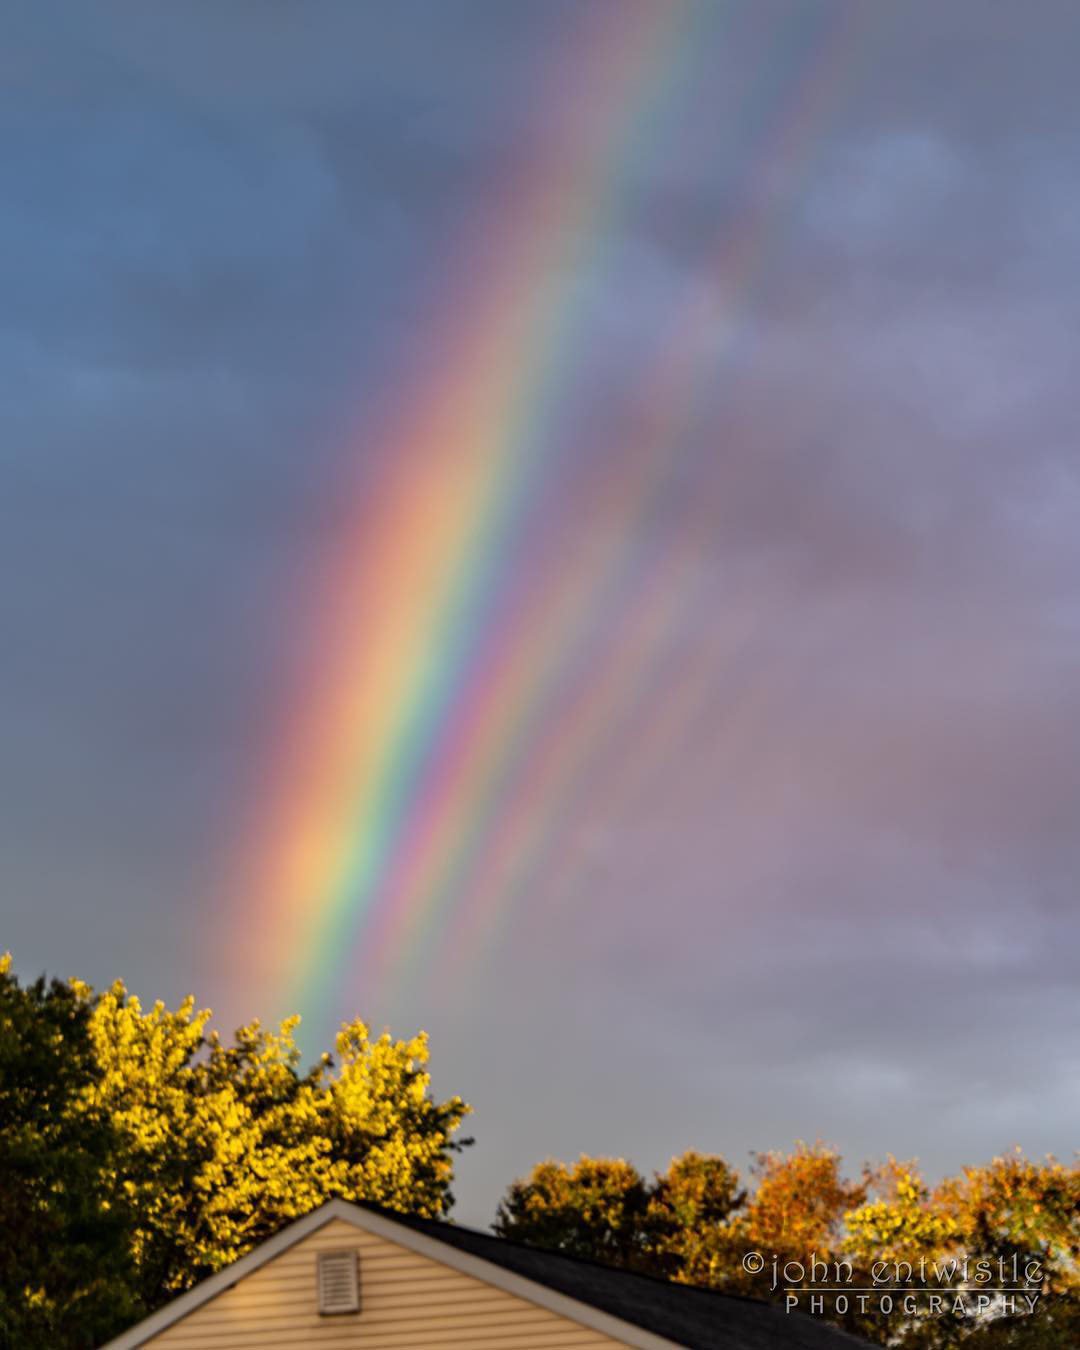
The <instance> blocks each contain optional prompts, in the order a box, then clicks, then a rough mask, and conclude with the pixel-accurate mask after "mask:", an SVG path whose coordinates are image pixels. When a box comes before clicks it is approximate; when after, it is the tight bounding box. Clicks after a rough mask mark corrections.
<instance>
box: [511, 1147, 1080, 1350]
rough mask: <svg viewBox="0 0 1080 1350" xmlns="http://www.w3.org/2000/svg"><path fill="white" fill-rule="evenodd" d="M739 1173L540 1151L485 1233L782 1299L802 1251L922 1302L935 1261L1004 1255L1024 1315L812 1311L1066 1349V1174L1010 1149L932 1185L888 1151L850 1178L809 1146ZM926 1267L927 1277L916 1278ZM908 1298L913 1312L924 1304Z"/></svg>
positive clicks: (1077, 1261)
mask: <svg viewBox="0 0 1080 1350" xmlns="http://www.w3.org/2000/svg"><path fill="white" fill-rule="evenodd" d="M749 1173H750V1174H749V1177H748V1184H747V1186H746V1187H743V1185H742V1182H741V1179H740V1177H739V1174H738V1173H737V1172H736V1171H735V1170H734V1169H733V1168H731V1167H730V1166H729V1165H728V1164H727V1162H726V1161H725V1160H724V1159H723V1158H721V1157H718V1156H716V1155H703V1154H699V1153H694V1152H691V1153H686V1154H684V1155H683V1156H682V1157H679V1158H675V1159H674V1160H673V1161H672V1162H671V1164H670V1166H669V1167H668V1169H667V1171H666V1172H663V1173H659V1174H657V1175H655V1176H653V1177H652V1178H651V1179H646V1178H645V1177H644V1176H643V1175H642V1174H641V1173H640V1172H639V1171H638V1170H637V1169H636V1168H635V1167H634V1166H633V1165H632V1164H630V1163H628V1162H626V1161H625V1160H624V1159H621V1158H618V1159H610V1158H589V1157H582V1158H580V1159H579V1160H578V1161H577V1162H576V1163H573V1164H571V1165H569V1166H568V1165H566V1164H565V1163H561V1162H555V1161H551V1160H548V1161H546V1162H542V1163H539V1164H538V1165H537V1166H536V1167H534V1168H533V1170H532V1172H531V1173H530V1174H529V1175H528V1176H527V1177H524V1178H521V1179H519V1180H517V1181H515V1182H513V1183H512V1185H511V1186H510V1187H509V1189H508V1191H507V1193H506V1195H505V1196H504V1198H503V1200H502V1202H501V1204H500V1205H499V1209H498V1213H497V1216H496V1221H495V1229H496V1231H497V1232H498V1233H500V1234H501V1235H502V1236H504V1237H508V1238H512V1239H514V1240H516V1241H520V1242H526V1243H530V1244H531V1245H534V1246H541V1247H548V1248H551V1249H554V1250H559V1251H565V1252H568V1253H571V1254H573V1255H576V1256H581V1257H587V1258H590V1259H592V1260H596V1261H601V1262H604V1263H607V1264H611V1265H616V1266H619V1267H622V1268H624V1269H629V1270H635V1271H638V1272H640V1273H643V1274H649V1275H655V1276H662V1277H665V1278H668V1279H674V1280H677V1281H680V1282H683V1283H689V1284H697V1285H704V1286H707V1287H711V1288H715V1289H720V1290H724V1291H727V1292H730V1293H738V1294H744V1295H751V1296H754V1297H758V1298H769V1297H774V1298H780V1299H782V1298H783V1296H784V1292H785V1288H787V1287H791V1286H794V1287H795V1288H797V1289H802V1290H803V1291H805V1292H806V1293H810V1292H812V1291H813V1288H812V1287H813V1285H814V1276H813V1273H812V1272H811V1271H810V1270H809V1265H810V1261H811V1258H813V1259H816V1260H817V1261H819V1262H823V1263H825V1264H826V1265H828V1266H829V1268H830V1269H835V1267H836V1263H838V1262H839V1263H843V1264H844V1266H845V1268H846V1271H849V1272H850V1274H849V1275H847V1276H846V1279H847V1283H848V1284H849V1285H850V1286H851V1287H853V1288H855V1289H858V1288H862V1287H866V1286H869V1285H870V1284H871V1282H872V1281H874V1280H878V1282H880V1278H883V1276H882V1277H879V1276H875V1273H874V1271H875V1264H876V1263H881V1262H884V1263H887V1272H886V1273H887V1275H888V1280H889V1282H891V1283H894V1284H895V1285H898V1286H899V1287H900V1288H901V1292H904V1291H911V1292H916V1291H920V1290H921V1291H922V1292H923V1294H924V1295H925V1294H926V1293H927V1292H933V1291H935V1290H936V1289H938V1288H940V1287H941V1286H940V1285H939V1284H936V1283H935V1277H934V1275H933V1273H932V1272H933V1269H934V1267H933V1263H934V1262H938V1263H939V1264H940V1263H943V1262H944V1263H947V1262H949V1261H951V1260H955V1261H959V1260H962V1259H963V1257H965V1256H966V1257H968V1258H969V1260H970V1262H971V1263H972V1266H974V1263H975V1262H976V1261H978V1260H986V1261H989V1262H991V1263H992V1264H993V1268H994V1269H995V1270H999V1269H1000V1267H999V1266H998V1264H997V1263H998V1262H1004V1263H1005V1268H1006V1269H1007V1270H1011V1269H1012V1268H1013V1265H1012V1262H1013V1258H1014V1257H1015V1258H1016V1261H1017V1262H1018V1263H1019V1268H1020V1269H1021V1270H1023V1269H1025V1267H1026V1263H1027V1262H1029V1261H1037V1262H1038V1268H1039V1272H1040V1288H1041V1289H1042V1291H1043V1292H1042V1293H1041V1294H1040V1297H1039V1300H1038V1304H1037V1308H1036V1311H1035V1313H1034V1314H1033V1315H1031V1316H1025V1317H1014V1316H1009V1317H998V1318H997V1319H993V1318H991V1317H989V1316H987V1315H985V1314H980V1313H979V1311H978V1309H977V1307H976V1305H975V1301H974V1300H972V1299H968V1300H967V1301H966V1304H965V1307H964V1308H963V1309H960V1310H956V1309H954V1308H953V1307H952V1306H951V1303H950V1301H948V1300H946V1301H944V1306H943V1310H942V1311H941V1313H940V1314H936V1315H935V1316H933V1317H926V1316H908V1315H907V1314H906V1313H905V1312H904V1310H903V1307H902V1305H901V1306H898V1308H897V1309H895V1310H894V1311H893V1313H892V1314H891V1315H890V1316H888V1317H887V1318H885V1317H882V1316H881V1314H880V1311H879V1310H878V1309H876V1308H874V1307H870V1308H868V1309H865V1310H864V1309H861V1308H859V1306H858V1304H857V1301H856V1300H849V1301H848V1302H849V1306H848V1307H847V1308H846V1309H845V1310H843V1311H842V1312H840V1311H837V1310H836V1309H835V1308H833V1309H830V1308H829V1307H826V1308H825V1310H824V1315H826V1316H829V1315H830V1314H831V1316H832V1320H834V1321H837V1322H839V1323H840V1324H841V1325H843V1326H845V1327H847V1328H848V1329H849V1330H852V1331H856V1332H858V1333H859V1334H860V1335H862V1336H864V1337H866V1338H867V1339H868V1340H872V1341H877V1342H880V1343H881V1344H889V1345H897V1346H902V1347H904V1348H905V1350H945V1347H952V1346H954V1345H963V1346H965V1347H968V1350H1065V1347H1067V1346H1068V1347H1075V1346H1076V1345H1078V1344H1080V1167H1078V1166H1076V1165H1073V1166H1071V1167H1067V1166H1065V1165H1064V1164H1062V1163H1059V1162H1057V1161H1056V1160H1055V1159H1053V1158H1047V1159H1045V1160H1043V1161H1041V1162H1040V1161H1034V1160H1032V1159H1029V1158H1027V1157H1025V1156H1024V1155H1023V1154H1021V1153H1019V1152H1017V1153H1014V1154H1010V1155H1007V1156H1005V1157H1001V1158H995V1159H993V1160H992V1161H991V1162H989V1163H987V1164H984V1165H982V1166H978V1167H968V1168H965V1169H964V1170H963V1171H962V1172H961V1173H960V1174H959V1175H958V1176H955V1177H947V1178H945V1179H944V1180H943V1181H942V1182H941V1183H939V1184H938V1185H937V1186H936V1187H933V1188H931V1187H929V1186H927V1185H926V1183H925V1182H924V1181H923V1179H922V1177H921V1176H920V1174H919V1172H918V1169H917V1167H916V1165H915V1164H914V1163H901V1162H898V1161H897V1160H896V1159H894V1158H890V1159H888V1160H887V1161H886V1162H885V1163H884V1164H882V1165H880V1166H878V1167H873V1168H871V1167H867V1168H864V1169H863V1171H862V1174H861V1175H860V1176H859V1177H858V1178H857V1179H849V1178H847V1177H845V1175H844V1171H843V1160H842V1159H841V1157H840V1155H839V1154H838V1153H837V1152H836V1151H835V1150H834V1149H831V1148H829V1147H828V1146H826V1145H825V1144H822V1143H820V1142H819V1143H817V1144H813V1145H807V1144H802V1143H800V1144H797V1145H796V1147H795V1148H794V1149H793V1150H792V1152H790V1153H781V1152H771V1153H761V1154H756V1155H754V1157H753V1160H752V1163H751V1167H750V1169H749ZM749 1253H760V1254H761V1256H762V1257H763V1259H764V1263H765V1269H763V1270H761V1271H758V1272H754V1273H750V1272H748V1271H747V1269H746V1268H745V1267H744V1265H743V1257H744V1256H745V1255H747V1254H749ZM922 1259H925V1261H926V1262H927V1263H928V1264H927V1266H926V1267H920V1260H922ZM774 1262H775V1263H776V1265H777V1267H778V1268H779V1269H781V1270H785V1269H786V1273H785V1275H784V1278H783V1280H782V1281H781V1286H780V1287H779V1288H773V1287H772V1285H771V1281H770V1280H769V1278H768V1276H769V1272H770V1270H771V1269H772V1266H773V1263H774ZM789 1262H791V1263H795V1264H794V1265H793V1266H790V1267H786V1263H789ZM905 1263H906V1264H905ZM909 1267H910V1269H909ZM800 1268H803V1269H804V1271H805V1273H804V1275H803V1276H800V1275H799V1269H800ZM927 1269H928V1270H930V1272H931V1274H929V1275H925V1274H923V1273H922V1272H923V1271H924V1270H927ZM817 1283H818V1285H820V1284H821V1279H820V1277H818V1281H817ZM961 1283H962V1282H961V1281H956V1282H955V1287H960V1284H961ZM948 1288H950V1289H951V1288H953V1285H952V1284H950V1285H949V1286H948ZM800 1306H802V1307H804V1308H806V1306H807V1303H806V1300H803V1302H802V1303H801V1304H800ZM915 1307H917V1308H922V1309H925V1308H926V1307H927V1304H926V1301H925V1298H924V1300H923V1302H922V1303H918V1302H916V1304H915Z"/></svg>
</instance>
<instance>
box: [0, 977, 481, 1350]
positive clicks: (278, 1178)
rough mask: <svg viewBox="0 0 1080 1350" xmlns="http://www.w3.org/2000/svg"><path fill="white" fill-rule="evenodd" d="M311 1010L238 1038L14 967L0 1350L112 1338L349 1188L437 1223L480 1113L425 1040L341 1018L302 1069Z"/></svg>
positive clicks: (3, 1111) (4, 1051) (184, 1016)
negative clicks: (31, 976) (441, 1091)
mask: <svg viewBox="0 0 1080 1350" xmlns="http://www.w3.org/2000/svg"><path fill="white" fill-rule="evenodd" d="M297 1022H298V1019H297V1018H292V1019H290V1020H288V1021H286V1022H284V1023H283V1024H282V1025H281V1027H280V1028H279V1030H277V1031H269V1030H267V1029H265V1028H263V1027H261V1026H260V1025H259V1024H258V1023H257V1022H253V1023H251V1024H250V1025H248V1026H246V1027H242V1028H241V1029H240V1030H239V1031H237V1032H236V1033H235V1035H234V1036H233V1038H232V1039H231V1040H229V1041H225V1040H223V1039H222V1038H221V1037H220V1036H219V1035H218V1033H217V1032H216V1031H214V1030H212V1029H211V1027H210V1013H209V1011H208V1010H206V1009H201V1010H197V1009H196V1006H195V1003H194V1000H192V999H187V1000H185V1001H184V1002H183V1003H182V1004H181V1005H180V1007H179V1008H177V1009H175V1010H169V1009H167V1008H166V1007H165V1006H164V1005H163V1004H161V1003H155V1004H154V1005H153V1007H151V1008H149V1009H144V1008H143V1007H142V1005H141V1004H140V1002H139V1000H138V999H137V998H135V997H134V996H132V995H131V994H129V992H128V991H127V989H126V988H125V987H124V985H123V984H119V983H118V984H114V985H113V986H112V987H111V988H110V989H107V990H105V991H104V992H101V993H96V992H95V991H94V990H93V989H91V988H90V987H89V986H88V985H86V984H83V983H80V982H78V981H74V982H72V983H70V984H62V983H60V982H58V981H53V982H52V983H46V982H45V981H44V980H39V981H37V982H36V983H35V984H32V985H28V986H25V987H23V986H21V985H20V984H19V982H18V981H17V980H16V978H15V977H14V976H13V974H12V973H11V967H10V960H9V959H8V958H5V959H4V961H3V963H2V964H0V1168H2V1169H3V1173H4V1176H5V1187H4V1188H3V1189H2V1190H0V1215H2V1216H3V1218H4V1219H5V1220H6V1223H5V1232H6V1233H8V1234H11V1233H16V1232H17V1233H19V1235H20V1240H19V1242H17V1243H13V1242H10V1241H9V1242H6V1243H5V1244H3V1246H2V1249H0V1338H2V1339H0V1344H3V1345H5V1346H12V1347H14V1346H18V1347H20V1348H21V1350H36V1347H46V1346H47V1347H50V1350H57V1347H72V1350H76V1348H77V1347H81V1346H93V1345H97V1344H100V1342H101V1341H102V1340H103V1339H106V1338H107V1336H108V1335H111V1334H113V1333H114V1332H115V1331H117V1330H118V1329H120V1328H122V1327H123V1326H124V1325H125V1324H127V1323H129V1322H131V1321H133V1320H134V1319H135V1318H137V1317H138V1316H141V1315H143V1314H144V1313H146V1312H148V1311H150V1310H152V1309H154V1308H155V1307H157V1306H159V1305H160V1304H161V1303H163V1302H164V1301H166V1300H167V1299H168V1298H170V1297H172V1296H173V1295H175V1294H176V1293H178V1292H180V1291H182V1290H184V1289H187V1288H189V1287H190V1286H191V1285H192V1284H194V1283H196V1281H198V1280H200V1279H202V1278H203V1277H204V1276H205V1275H208V1274H210V1273H212V1272H213V1271H215V1270H219V1269H220V1268H221V1267H222V1266H224V1265H227V1264H228V1263H229V1262H231V1261H233V1260H234V1259H235V1258H237V1257H238V1256H241V1255H242V1254H243V1253H244V1252H246V1251H248V1250H250V1248H251V1247H253V1246H254V1245H255V1244H256V1243H258V1242H260V1241H261V1240H262V1239H264V1238H266V1237H268V1236H269V1235H270V1234H272V1233H274V1232H276V1231H277V1230H278V1229H279V1228H280V1227H281V1226H282V1225H283V1224H284V1223H286V1222H288V1221H289V1220H291V1219H294V1218H297V1217H299V1216H300V1215H302V1214H305V1213H307V1212H308V1211H310V1210H311V1209H314V1208H315V1207H316V1206H318V1205H320V1204H322V1203H323V1202H324V1201H325V1200H328V1199H330V1198H332V1197H334V1196H340V1197H342V1198H344V1199H349V1200H368V1201H373V1202H376V1203H378V1204H381V1205H385V1206H387V1207H388V1208H391V1209H397V1210H401V1211H405V1212H412V1213H416V1214H421V1215H425V1216H428V1217H436V1216H439V1215H442V1214H445V1213H446V1212H447V1211H448V1210H449V1208H450V1206H451V1205H452V1203H453V1196H452V1194H451V1190H450V1185H451V1181H452V1177H453V1154H454V1153H455V1152H456V1151H457V1150H459V1149H460V1148H462V1147H463V1146H464V1145H465V1144H466V1143H468V1142H469V1141H467V1140H462V1139H459V1138H458V1137H457V1133H458V1130H459V1128H460V1126H461V1123H462V1121H463V1119H464V1117H465V1115H466V1114H467V1113H468V1109H469V1108H468V1107H467V1106H466V1105H465V1103H464V1102H463V1101H462V1100H461V1098H460V1097H456V1096H455V1097H450V1098H449V1099H447V1100H446V1101H442V1102H440V1101H436V1100H435V1099H434V1098H433V1097H432V1094H431V1083H430V1077H429V1074H428V1072H427V1063H428V1043H427V1039H426V1037H425V1036H424V1035H423V1034H420V1035H418V1036H415V1037H413V1038H412V1039H409V1040H394V1039H393V1038H392V1037H391V1036H390V1035H389V1033H384V1034H382V1035H381V1036H378V1037H372V1036H371V1035H370V1033H369V1031H368V1028H367V1027H366V1026H365V1025H364V1023H363V1022H360V1021H354V1022H352V1023H349V1024H348V1025H346V1026H344V1027H343V1028H342V1029H341V1032H340V1034H339V1035H338V1037H337V1042H336V1047H335V1053H334V1054H333V1055H331V1054H324V1055H323V1056H322V1057H321V1059H320V1060H319V1061H318V1063H317V1064H316V1065H315V1066H314V1067H313V1068H311V1069H309V1070H307V1071H306V1072H305V1071H302V1070H301V1068H300V1055H299V1051H298V1049H297V1047H296V1044H295V1040H294V1033H295V1030H296V1026H297Z"/></svg>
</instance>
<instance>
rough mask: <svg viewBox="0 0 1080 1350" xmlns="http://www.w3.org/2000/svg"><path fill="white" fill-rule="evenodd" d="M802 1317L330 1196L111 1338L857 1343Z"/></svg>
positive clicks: (427, 1343) (331, 1344)
mask: <svg viewBox="0 0 1080 1350" xmlns="http://www.w3.org/2000/svg"><path fill="white" fill-rule="evenodd" d="M863 1344H864V1343H863V1342H862V1341H857V1340H855V1339H854V1338H852V1337H850V1336H847V1335H845V1334H844V1333H842V1332H839V1331H836V1330H835V1329H833V1328H831V1327H829V1326H827V1325H826V1324H824V1323H822V1322H818V1321H814V1320H812V1319H811V1318H809V1317H806V1316H803V1315H802V1314H799V1313H793V1314H791V1315H790V1316H786V1315H785V1314H784V1312H783V1310H782V1309H780V1308H776V1307H773V1306H772V1305H769V1304H766V1303H759V1302H757V1301H756V1300H753V1299H744V1298H735V1297H732V1296H730V1295H726V1294H719V1293H713V1292H711V1291H709V1290H705V1289H693V1288H690V1287H688V1286H686V1285H678V1284H668V1283H666V1282H665V1281H663V1280H655V1279H651V1278H649V1277H647V1276H643V1275H632V1274H629V1273H628V1272H626V1271H619V1270H610V1269H608V1268H607V1267H605V1266H599V1265H594V1264H593V1263H592V1262H590V1261H580V1260H577V1259H576V1258H574V1257H569V1256H563V1255H561V1254H558V1253H554V1252H543V1251H538V1250H535V1249H533V1248H530V1247H523V1246H519V1245H518V1244H517V1243H514V1242H508V1241H506V1240H505V1239H502V1238H498V1237H495V1236H493V1235H492V1234H489V1233H479V1232H476V1231H474V1230H472V1229H469V1228H460V1227H458V1226H457V1225H456V1224H450V1223H440V1222H436V1221H434V1220H430V1219H417V1218H413V1217H406V1216H404V1215H401V1214H395V1213H392V1212H390V1211H388V1210H384V1209H379V1208H377V1207H375V1206H371V1205H355V1204H349V1203H347V1202H346V1201H344V1200H333V1201H331V1202H330V1203H329V1204H327V1205H323V1206H322V1208H321V1209H317V1210H315V1211H314V1212H313V1213H311V1214H308V1215H307V1216H306V1217H304V1218H302V1219H298V1220H297V1221H296V1222H295V1223H293V1224H290V1225H289V1227H287V1228H285V1229H283V1230H282V1231H281V1232H280V1233H278V1234H277V1235H276V1236H274V1237H272V1238H270V1239H268V1240H267V1241H266V1242H264V1243H262V1244H261V1245H260V1246H258V1247H256V1248H255V1249H254V1251H251V1252H249V1253H248V1255H247V1256H245V1257H242V1258H241V1259H240V1260H239V1261H236V1262H234V1263H233V1265H231V1266H228V1267H226V1268H225V1269H224V1270H221V1271H219V1272H218V1273H217V1274H216V1275H212V1276H211V1277H210V1278H209V1279H206V1280H204V1281H203V1282H202V1283H201V1284H199V1285H197V1286H196V1287H195V1288H194V1289H192V1290H190V1291H189V1292H188V1293H186V1294H183V1295H181V1296H180V1297H179V1298H177V1299H175V1300H174V1301H173V1302H172V1303H170V1304H168V1305H167V1306H166V1307H164V1308H162V1309H160V1311H158V1312H156V1313H153V1314H152V1315H151V1316H150V1317H147V1318H145V1319H144V1320H143V1321H142V1322H140V1323H139V1324H138V1325H137V1326H135V1327H132V1328H131V1329H130V1330H129V1331H126V1332H124V1334H123V1335H122V1336H118V1337H117V1338H116V1339H115V1340H113V1341H110V1342H109V1345H108V1346H107V1347H105V1348H104V1350H136V1347H141V1346H148V1347H151V1350H301V1348H303V1350H309V1347H320V1346H326V1347H328V1348H330V1350H428V1348H429V1347H430V1350H442V1348H443V1347H453V1346H456V1347H468V1348H469V1350H604V1348H605V1347H606V1348H608V1350H610V1348H611V1347H615V1346H623V1347H627V1346H633V1347H636V1348H637V1350H670V1348H671V1347H676V1346H684V1347H686V1346H690V1347H697V1348H698V1350H847V1348H848V1347H851V1350H854V1348H855V1347H856V1346H859V1345H863Z"/></svg>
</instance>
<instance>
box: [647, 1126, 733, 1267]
mask: <svg viewBox="0 0 1080 1350" xmlns="http://www.w3.org/2000/svg"><path fill="white" fill-rule="evenodd" d="M745 1201H746V1192H745V1191H744V1190H742V1189H741V1187H740V1185H739V1174H738V1173H737V1172H736V1171H734V1170H733V1169H732V1168H731V1167H729V1166H728V1164H727V1163H726V1162H725V1161H724V1159H723V1158H721V1157H719V1156H717V1155H716V1154H704V1153H696V1152H694V1151H692V1150H691V1151H690V1152H687V1153H684V1154H683V1155H682V1156H681V1157H679V1158H674V1159H672V1162H671V1165H670V1166H669V1168H668V1170H667V1171H666V1172H663V1173H661V1174H659V1175H658V1176H657V1177H656V1178H655V1179H654V1181H653V1185H652V1189H651V1193H650V1196H649V1206H648V1211H647V1214H646V1236H645V1247H646V1250H647V1251H648V1253H649V1258H650V1259H649V1265H650V1267H651V1269H652V1271H653V1272H654V1273H655V1274H658V1275H666V1276H667V1277H668V1278H669V1279H673V1280H677V1281H679V1282H680V1283H682V1284H699V1285H712V1286H717V1285H721V1284H724V1283H726V1282H727V1281H728V1273H729V1271H730V1270H731V1269H732V1266H733V1263H735V1262H737V1261H738V1259H739V1256H740V1255H741V1253H739V1254H736V1252H735V1250H734V1248H735V1238H734V1235H733V1230H732V1220H733V1217H734V1216H735V1215H736V1214H737V1213H738V1212H739V1211H740V1210H741V1208H742V1206H743V1204H744V1203H745Z"/></svg>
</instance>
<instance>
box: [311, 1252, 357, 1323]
mask: <svg viewBox="0 0 1080 1350" xmlns="http://www.w3.org/2000/svg"><path fill="white" fill-rule="evenodd" d="M318 1277H319V1313H320V1315H321V1316H323V1317H331V1316H333V1315H334V1314H336V1313H354V1312H359V1311H360V1281H359V1280H358V1278H357V1271H356V1253H355V1252H320V1253H319V1258H318Z"/></svg>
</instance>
